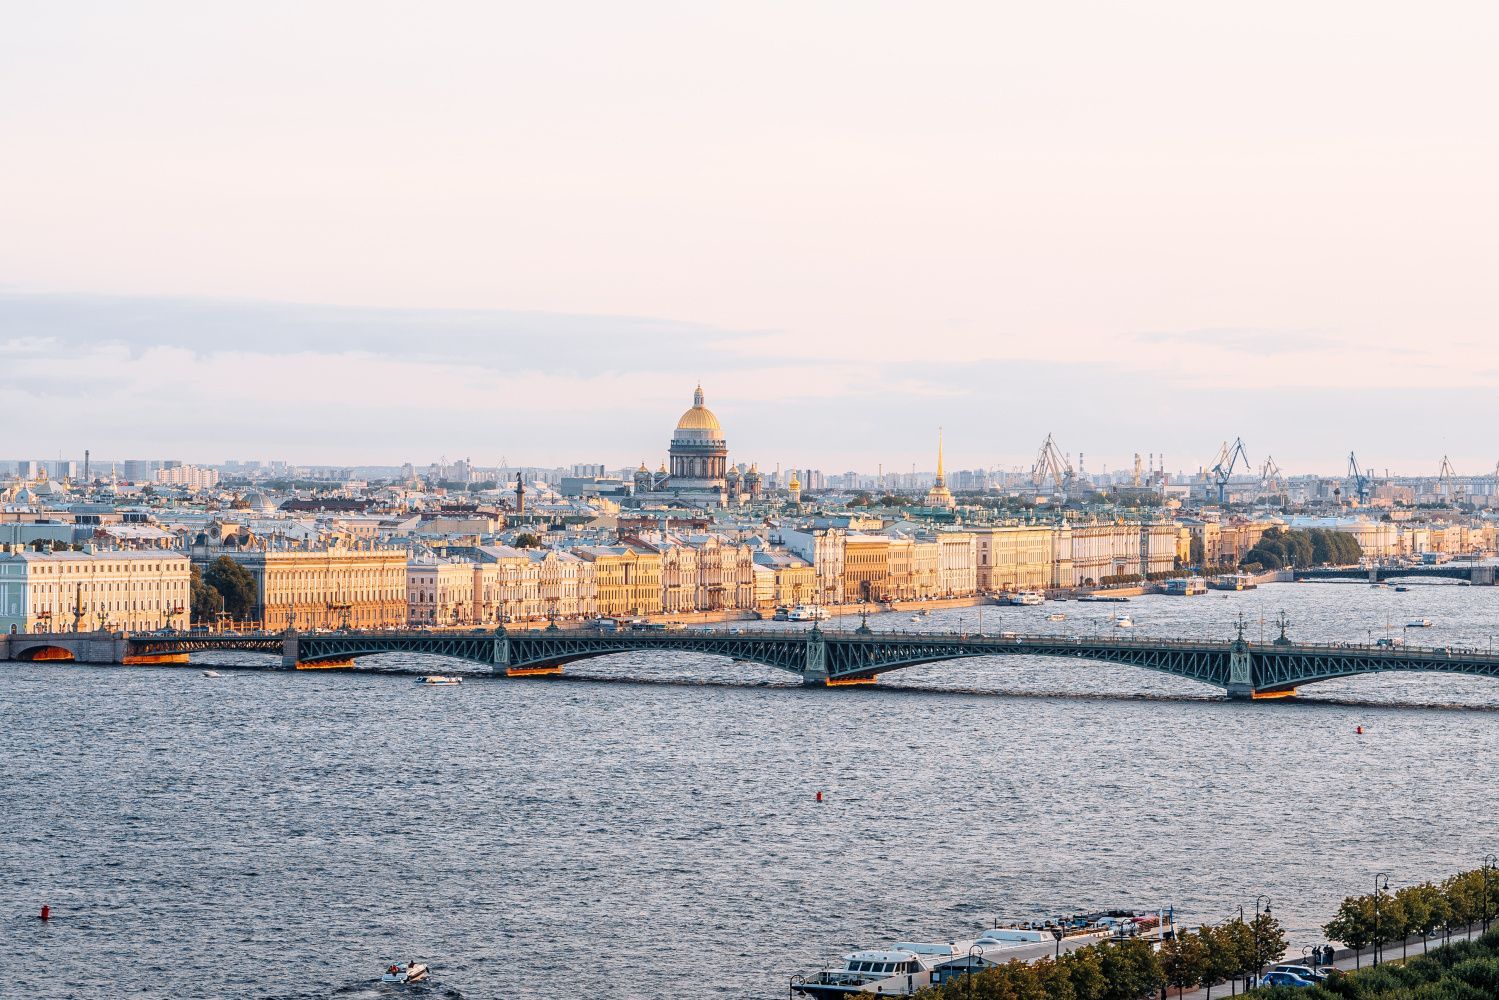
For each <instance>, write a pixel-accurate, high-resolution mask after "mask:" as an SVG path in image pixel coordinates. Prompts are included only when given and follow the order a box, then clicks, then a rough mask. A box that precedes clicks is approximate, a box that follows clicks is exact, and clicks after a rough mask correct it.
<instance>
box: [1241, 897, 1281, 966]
mask: <svg viewBox="0 0 1499 1000" xmlns="http://www.w3.org/2000/svg"><path fill="white" fill-rule="evenodd" d="M1249 930H1250V932H1251V934H1252V935H1253V938H1254V967H1255V969H1256V970H1259V969H1263V968H1264V967H1265V966H1266V965H1269V964H1270V963H1271V962H1277V961H1279V960H1280V956H1282V955H1284V954H1285V953H1286V929H1285V927H1284V926H1283V925H1282V924H1281V922H1280V921H1279V920H1277V919H1276V918H1275V915H1274V914H1272V913H1271V912H1270V911H1269V910H1266V911H1265V912H1264V913H1261V914H1259V915H1258V916H1256V917H1255V918H1254V921H1253V922H1252V923H1251V924H1250V925H1249Z"/></svg>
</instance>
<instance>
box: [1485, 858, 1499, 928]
mask: <svg viewBox="0 0 1499 1000" xmlns="http://www.w3.org/2000/svg"><path fill="white" fill-rule="evenodd" d="M1496 861H1499V859H1496V858H1495V857H1494V856H1493V855H1492V854H1485V855H1484V856H1483V930H1484V933H1485V934H1487V933H1488V930H1489V900H1490V899H1492V898H1493V897H1492V896H1490V895H1489V874H1490V873H1491V872H1492V871H1493V870H1494V865H1495V862H1496Z"/></svg>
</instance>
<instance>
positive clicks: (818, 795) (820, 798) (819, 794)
mask: <svg viewBox="0 0 1499 1000" xmlns="http://www.w3.org/2000/svg"><path fill="white" fill-rule="evenodd" d="M817 801H818V802H821V801H822V793H821V792H818V793H817Z"/></svg>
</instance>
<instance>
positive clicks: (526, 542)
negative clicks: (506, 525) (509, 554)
mask: <svg viewBox="0 0 1499 1000" xmlns="http://www.w3.org/2000/svg"><path fill="white" fill-rule="evenodd" d="M515 547H516V548H518V549H539V548H541V539H540V538H538V537H536V536H535V535H533V534H531V533H530V532H529V531H522V532H521V533H520V534H518V535H516V536H515Z"/></svg>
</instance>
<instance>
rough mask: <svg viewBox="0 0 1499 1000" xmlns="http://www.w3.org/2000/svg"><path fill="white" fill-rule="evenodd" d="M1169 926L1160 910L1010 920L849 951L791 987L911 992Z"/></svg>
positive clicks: (825, 995)
mask: <svg viewBox="0 0 1499 1000" xmlns="http://www.w3.org/2000/svg"><path fill="white" fill-rule="evenodd" d="M1163 925H1164V926H1170V925H1169V922H1168V920H1167V918H1166V916H1165V914H1164V913H1163V912H1150V913H1132V912H1128V911H1122V910H1121V911H1112V912H1111V913H1109V914H1091V915H1089V916H1086V917H1067V918H1057V919H1056V920H1050V921H1046V922H1044V923H1042V922H1035V921H1033V922H1031V923H1028V924H1023V925H1022V924H1014V925H1010V926H1007V927H995V928H992V929H989V930H985V931H983V932H982V933H981V934H980V935H979V936H978V937H977V938H974V939H972V940H965V941H942V942H923V941H902V942H898V943H896V944H892V945H890V946H888V947H886V948H878V949H869V950H865V951H855V952H850V953H849V954H847V955H844V956H842V966H841V967H840V968H831V969H823V970H822V971H821V972H816V973H813V974H811V975H808V976H796V977H794V978H793V979H792V980H791V988H792V989H793V990H795V991H796V992H798V993H802V994H804V995H806V996H811V997H817V998H821V1000H830V998H838V997H870V996H886V997H891V996H910V995H912V994H914V993H916V992H918V991H920V990H922V989H924V988H926V987H929V986H939V985H941V984H942V983H945V982H950V981H952V980H954V979H959V978H962V977H964V976H967V975H970V974H972V973H975V972H981V971H983V970H984V969H991V968H994V967H995V966H997V965H1003V964H1005V963H1007V962H1010V961H1021V962H1034V961H1036V960H1038V959H1043V958H1051V957H1052V955H1053V954H1054V953H1055V952H1057V951H1072V950H1073V949H1075V948H1079V947H1082V946H1084V945H1089V944H1098V943H1100V942H1102V941H1106V940H1110V939H1113V938H1122V937H1136V936H1140V937H1145V938H1147V939H1159V937H1160V936H1161V932H1162V930H1163V929H1164V928H1163Z"/></svg>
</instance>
